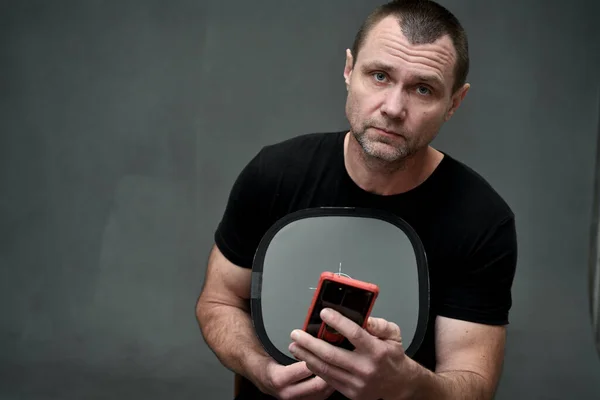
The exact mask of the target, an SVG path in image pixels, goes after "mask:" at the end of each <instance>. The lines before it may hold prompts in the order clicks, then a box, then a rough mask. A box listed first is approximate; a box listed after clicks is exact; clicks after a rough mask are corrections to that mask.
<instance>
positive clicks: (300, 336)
mask: <svg viewBox="0 0 600 400" xmlns="http://www.w3.org/2000/svg"><path fill="white" fill-rule="evenodd" d="M340 333H341V332H340ZM291 338H292V340H293V343H292V344H290V347H289V350H290V352H291V353H292V354H293V355H294V357H296V358H297V359H298V360H302V361H308V360H306V359H303V358H302V355H303V353H302V352H300V350H306V351H308V352H310V354H314V355H316V356H317V357H318V358H319V360H322V361H324V362H325V363H327V364H330V365H335V366H337V367H339V368H341V369H343V370H346V371H353V370H354V368H355V367H356V357H355V354H352V352H351V351H349V350H346V349H343V348H341V347H337V346H334V345H332V344H331V343H328V342H326V341H324V340H321V339H317V338H315V337H313V336H312V335H309V334H308V333H306V332H303V331H298V330H296V331H294V332H292V335H291ZM307 366H308V362H307ZM311 369H312V368H311Z"/></svg>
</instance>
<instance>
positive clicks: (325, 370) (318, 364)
mask: <svg viewBox="0 0 600 400" xmlns="http://www.w3.org/2000/svg"><path fill="white" fill-rule="evenodd" d="M290 351H291V352H292V354H294V356H295V357H296V358H298V359H300V360H303V361H305V362H306V366H307V367H308V369H310V370H311V371H312V372H313V373H314V374H315V375H317V376H320V377H322V378H323V379H325V380H326V381H329V380H330V379H332V380H336V381H342V382H344V381H347V380H348V379H350V378H351V377H352V373H350V372H349V371H347V370H345V369H343V368H340V367H338V366H337V365H336V364H335V363H332V362H331V361H329V360H325V359H323V358H325V357H323V356H317V355H315V354H314V353H312V352H311V351H310V350H308V349H306V348H304V347H302V346H300V345H298V344H297V343H292V344H291V345H290ZM321 357H323V358H321Z"/></svg>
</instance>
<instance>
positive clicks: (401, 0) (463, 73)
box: [352, 0, 469, 93]
mask: <svg viewBox="0 0 600 400" xmlns="http://www.w3.org/2000/svg"><path fill="white" fill-rule="evenodd" d="M389 15H393V16H395V17H397V18H398V22H399V23H400V26H401V28H402V33H403V34H404V36H406V38H407V39H408V40H409V41H410V42H411V43H412V44H426V43H433V42H435V41H436V40H438V39H439V38H440V37H442V36H444V35H449V36H450V39H451V40H452V43H453V44H454V48H455V50H456V55H457V60H456V64H455V66H454V75H455V79H454V85H453V87H452V92H453V93H454V92H455V91H456V90H458V89H459V88H460V87H462V85H464V84H465V82H466V81H467V75H468V73H469V44H468V40H467V34H466V32H465V30H464V29H463V27H462V26H461V24H460V22H459V21H458V19H457V18H456V17H455V16H454V15H453V14H452V13H451V12H450V11H448V10H447V9H446V8H444V7H443V6H441V5H439V4H438V3H436V2H434V1H431V0H393V1H390V2H389V3H386V4H383V5H381V6H379V7H377V8H376V9H375V10H373V12H371V14H370V15H369V16H368V17H367V19H366V20H365V21H364V22H363V24H362V25H361V27H360V29H359V30H358V32H357V34H356V37H355V39H354V43H353V45H352V54H353V56H354V63H356V59H357V58H358V52H359V50H360V48H361V47H362V45H363V44H364V41H365V38H366V36H367V34H368V33H369V31H370V30H371V29H372V28H373V26H375V25H376V24H377V23H378V22H379V21H381V20H382V19H384V18H385V17H387V16H389Z"/></svg>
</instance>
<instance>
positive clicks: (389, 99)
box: [381, 85, 407, 119]
mask: <svg viewBox="0 0 600 400" xmlns="http://www.w3.org/2000/svg"><path fill="white" fill-rule="evenodd" d="M384 96H385V97H384V99H383V104H382V105H381V112H382V113H383V114H385V115H386V116H388V117H389V118H393V119H396V118H400V119H404V118H405V117H406V101H407V99H406V95H405V93H404V92H403V90H402V87H401V86H400V85H398V86H394V87H393V88H390V89H389V90H388V91H386V92H385V95H384Z"/></svg>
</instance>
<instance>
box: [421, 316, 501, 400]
mask: <svg viewBox="0 0 600 400" xmlns="http://www.w3.org/2000/svg"><path fill="white" fill-rule="evenodd" d="M505 341H506V328H505V327H504V326H490V325H482V324H475V323H471V322H466V321H459V320H455V319H450V318H444V317H438V318H437V320H436V349H437V366H436V371H435V373H433V372H431V371H429V370H427V369H425V368H423V367H421V366H420V365H418V364H416V363H414V365H413V368H414V374H415V375H414V376H415V383H416V385H415V393H414V397H411V398H414V399H423V400H425V399H436V400H443V399H472V400H488V399H492V398H493V397H494V394H495V391H496V388H497V385H498V381H499V380H500V375H501V371H502V364H503V360H504V345H505Z"/></svg>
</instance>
